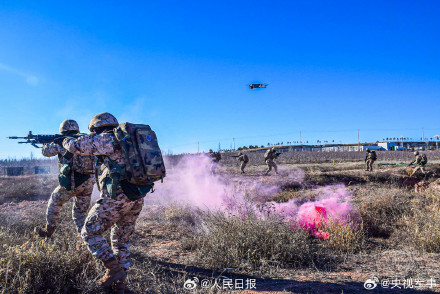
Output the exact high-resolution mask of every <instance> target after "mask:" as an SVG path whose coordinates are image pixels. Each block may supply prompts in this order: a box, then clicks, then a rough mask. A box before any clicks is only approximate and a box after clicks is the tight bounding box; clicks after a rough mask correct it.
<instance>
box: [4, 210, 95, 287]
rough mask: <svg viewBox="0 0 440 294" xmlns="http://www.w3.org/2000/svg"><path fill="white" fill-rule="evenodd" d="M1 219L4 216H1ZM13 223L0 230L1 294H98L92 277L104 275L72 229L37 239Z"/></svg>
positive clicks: (62, 228)
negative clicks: (84, 293) (78, 245)
mask: <svg viewBox="0 0 440 294" xmlns="http://www.w3.org/2000/svg"><path fill="white" fill-rule="evenodd" d="M1 217H2V218H3V217H4V215H3V216H1ZM39 224H41V222H40V221H38V220H37V219H35V220H34V223H28V224H27V226H23V225H20V224H14V222H13V221H11V220H9V222H8V224H7V226H6V227H5V226H2V227H0V247H1V248H2V250H1V253H0V281H1V282H0V285H1V287H0V288H2V289H3V291H4V292H2V293H40V292H41V293H80V292H89V293H92V292H95V291H96V289H94V286H93V281H92V280H90V277H93V276H97V275H100V274H102V270H99V269H97V267H96V266H95V262H94V261H93V260H92V258H91V256H90V254H89V253H88V251H87V250H86V249H85V248H81V249H79V250H78V249H77V248H76V245H77V242H78V241H79V239H78V238H76V234H75V233H73V232H72V230H73V225H72V226H63V227H61V228H59V229H58V230H57V231H56V232H55V235H56V236H55V237H54V238H52V239H48V240H46V239H40V238H37V237H36V236H35V235H34V234H33V232H32V229H33V227H34V226H36V225H39Z"/></svg>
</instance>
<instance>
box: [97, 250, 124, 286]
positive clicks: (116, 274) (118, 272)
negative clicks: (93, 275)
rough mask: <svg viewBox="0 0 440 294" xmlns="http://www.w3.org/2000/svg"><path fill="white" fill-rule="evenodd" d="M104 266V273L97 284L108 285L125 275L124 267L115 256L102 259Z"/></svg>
mask: <svg viewBox="0 0 440 294" xmlns="http://www.w3.org/2000/svg"><path fill="white" fill-rule="evenodd" d="M104 266H105V268H106V269H107V270H106V271H105V275H104V276H103V277H102V278H101V279H100V280H99V281H98V286H100V287H103V288H105V287H108V286H110V285H111V284H112V283H114V282H116V281H119V280H120V279H122V278H123V277H125V276H126V274H127V273H126V272H125V269H124V268H123V267H122V266H121V265H120V264H119V261H118V260H117V259H116V257H112V258H110V259H109V260H107V261H104Z"/></svg>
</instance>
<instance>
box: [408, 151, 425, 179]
mask: <svg viewBox="0 0 440 294" xmlns="http://www.w3.org/2000/svg"><path fill="white" fill-rule="evenodd" d="M414 156H415V157H416V158H415V159H414V160H413V161H412V162H411V163H410V164H408V166H411V165H413V164H415V165H416V167H415V168H414V169H413V171H412V173H411V175H410V176H411V177H412V176H414V175H415V174H416V172H418V171H419V170H420V171H421V172H422V173H423V174H425V169H424V167H425V165H426V164H427V163H428V158H427V157H426V154H424V153H421V154H420V153H419V151H415V152H414Z"/></svg>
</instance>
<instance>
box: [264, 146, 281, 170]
mask: <svg viewBox="0 0 440 294" xmlns="http://www.w3.org/2000/svg"><path fill="white" fill-rule="evenodd" d="M276 158H277V155H276V151H275V148H271V149H269V150H267V151H266V153H265V154H264V159H265V161H266V164H267V170H266V173H265V175H267V174H269V172H270V171H271V170H272V167H273V168H274V169H275V173H276V174H278V168H277V165H276V163H275V162H274V159H276Z"/></svg>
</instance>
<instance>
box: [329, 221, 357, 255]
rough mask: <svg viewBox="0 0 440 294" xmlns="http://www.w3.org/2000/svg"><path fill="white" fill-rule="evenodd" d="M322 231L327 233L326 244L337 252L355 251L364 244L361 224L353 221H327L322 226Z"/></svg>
mask: <svg viewBox="0 0 440 294" xmlns="http://www.w3.org/2000/svg"><path fill="white" fill-rule="evenodd" d="M323 229H324V231H326V232H328V233H329V237H328V239H327V241H326V246H328V247H329V248H331V249H332V250H334V251H335V252H338V253H356V252H359V251H361V250H362V249H363V248H364V246H365V239H366V237H365V233H364V230H363V225H362V224H361V225H358V224H355V223H353V222H347V223H346V224H340V223H338V222H333V221H331V220H330V221H329V222H328V223H327V224H326V225H325V226H324V227H323Z"/></svg>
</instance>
